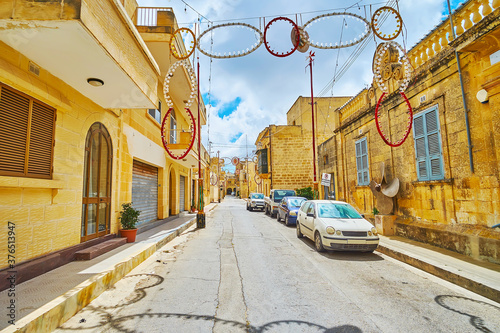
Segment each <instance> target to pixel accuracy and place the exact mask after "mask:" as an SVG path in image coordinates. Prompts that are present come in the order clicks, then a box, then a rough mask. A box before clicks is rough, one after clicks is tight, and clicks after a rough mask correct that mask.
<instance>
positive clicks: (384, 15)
mask: <svg viewBox="0 0 500 333" xmlns="http://www.w3.org/2000/svg"><path fill="white" fill-rule="evenodd" d="M388 15H390V16H393V19H394V20H395V22H396V29H395V30H394V32H392V33H390V34H384V33H383V32H382V31H381V29H380V28H381V25H382V23H383V22H387V20H388ZM372 29H373V33H374V34H375V35H376V36H377V37H378V38H380V39H382V40H386V41H388V40H393V39H396V37H398V36H399V34H400V33H401V31H402V30H403V19H401V15H399V13H398V11H397V10H395V9H394V8H392V7H380V8H379V9H377V10H376V11H375V13H374V14H373V16H372Z"/></svg>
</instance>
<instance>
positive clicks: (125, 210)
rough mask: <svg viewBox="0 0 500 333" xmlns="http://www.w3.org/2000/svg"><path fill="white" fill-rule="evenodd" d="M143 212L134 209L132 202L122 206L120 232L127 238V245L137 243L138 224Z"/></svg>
mask: <svg viewBox="0 0 500 333" xmlns="http://www.w3.org/2000/svg"><path fill="white" fill-rule="evenodd" d="M140 214H141V212H140V211H139V210H137V209H135V208H134V207H132V203H131V202H127V203H124V204H122V211H121V212H120V216H119V217H118V219H119V220H120V223H121V225H122V228H121V230H120V236H121V237H126V238H127V243H133V242H135V237H136V235H137V228H136V226H135V225H136V224H137V221H138V220H139V215H140Z"/></svg>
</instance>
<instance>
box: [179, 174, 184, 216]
mask: <svg viewBox="0 0 500 333" xmlns="http://www.w3.org/2000/svg"><path fill="white" fill-rule="evenodd" d="M179 183H180V184H179V185H180V186H179V188H180V190H179V192H180V193H179V204H180V208H179V212H183V211H184V207H185V206H186V201H185V199H186V196H185V192H186V177H184V176H181V178H180V182H179Z"/></svg>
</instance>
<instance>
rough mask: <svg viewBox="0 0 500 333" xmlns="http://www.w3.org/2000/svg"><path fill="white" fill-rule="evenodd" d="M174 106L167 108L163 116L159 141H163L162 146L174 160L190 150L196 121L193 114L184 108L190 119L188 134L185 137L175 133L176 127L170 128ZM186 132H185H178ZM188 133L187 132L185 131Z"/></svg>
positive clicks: (194, 136)
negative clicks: (187, 136)
mask: <svg viewBox="0 0 500 333" xmlns="http://www.w3.org/2000/svg"><path fill="white" fill-rule="evenodd" d="M173 110H174V108H169V109H168V111H167V114H166V115H165V117H164V118H163V121H162V123H161V141H162V142H163V147H164V148H165V150H166V151H167V153H168V155H170V157H172V158H173V159H174V160H180V159H183V158H184V157H186V155H187V154H188V153H189V152H190V151H191V149H192V148H193V144H194V139H195V138H196V123H195V121H194V117H193V114H192V113H191V111H190V110H189V109H188V108H186V112H187V114H188V116H189V119H190V120H191V126H190V133H191V134H190V135H189V138H186V137H185V136H184V135H182V134H181V135H177V134H178V133H177V131H178V130H177V129H175V130H174V129H171V128H170V114H171V113H172V111H173ZM180 133H186V132H180ZM187 133H189V132H187Z"/></svg>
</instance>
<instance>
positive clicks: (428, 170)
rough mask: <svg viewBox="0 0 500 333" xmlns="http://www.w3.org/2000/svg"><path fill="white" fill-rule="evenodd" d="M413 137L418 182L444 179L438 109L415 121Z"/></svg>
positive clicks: (431, 110)
mask: <svg viewBox="0 0 500 333" xmlns="http://www.w3.org/2000/svg"><path fill="white" fill-rule="evenodd" d="M413 137H414V140H415V157H416V164H417V177H418V180H421V181H425V180H439V179H443V178H444V170H443V156H442V151H441V139H440V137H441V136H440V132H439V118H438V112H437V107H434V108H432V109H430V110H428V111H423V112H422V113H421V114H419V115H418V116H416V117H415V118H414V119H413Z"/></svg>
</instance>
